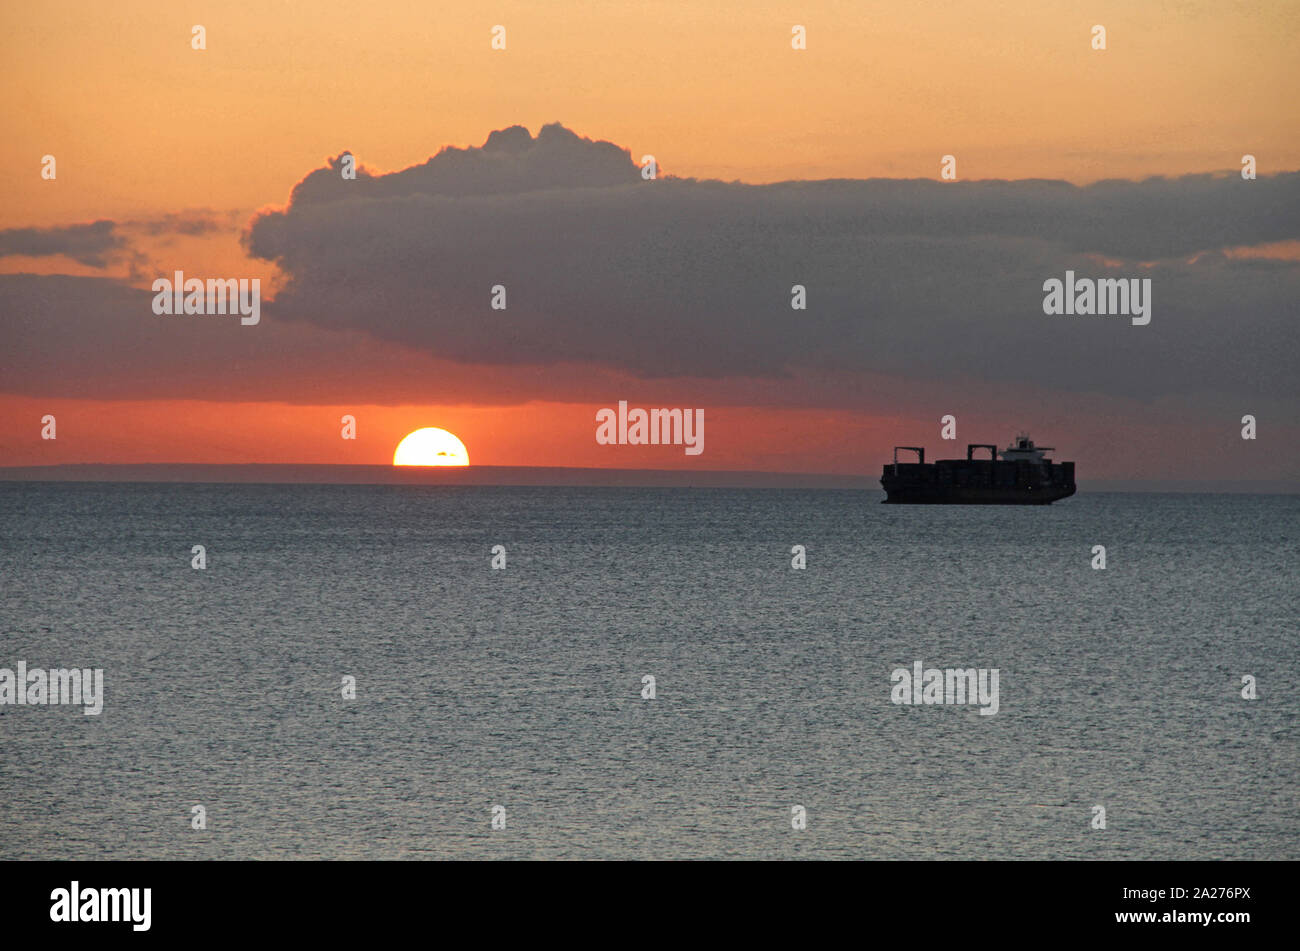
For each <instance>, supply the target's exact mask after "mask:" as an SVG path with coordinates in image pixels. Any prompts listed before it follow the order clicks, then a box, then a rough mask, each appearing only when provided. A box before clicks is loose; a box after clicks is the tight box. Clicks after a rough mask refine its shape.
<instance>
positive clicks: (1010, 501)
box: [884, 488, 1075, 505]
mask: <svg viewBox="0 0 1300 951" xmlns="http://www.w3.org/2000/svg"><path fill="white" fill-rule="evenodd" d="M885 492H886V494H885V499H884V501H885V502H886V503H888V504H891V505H1051V504H1052V503H1053V502H1057V501H1059V500H1061V499H1064V498H1069V497H1070V496H1071V495H1074V492H1075V490H1074V489H1073V488H1051V489H1046V490H1041V489H1037V490H1027V491H1019V490H1015V489H1011V490H1007V489H944V490H934V489H924V488H918V489H895V490H894V491H892V492H890V491H889V490H888V489H886V490H885Z"/></svg>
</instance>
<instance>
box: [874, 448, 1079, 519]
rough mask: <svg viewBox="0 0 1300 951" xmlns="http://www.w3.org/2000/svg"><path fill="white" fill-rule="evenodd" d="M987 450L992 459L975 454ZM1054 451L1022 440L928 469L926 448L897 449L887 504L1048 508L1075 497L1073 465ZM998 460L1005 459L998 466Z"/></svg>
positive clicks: (887, 479) (885, 482) (887, 475)
mask: <svg viewBox="0 0 1300 951" xmlns="http://www.w3.org/2000/svg"><path fill="white" fill-rule="evenodd" d="M979 449H987V450H988V451H989V457H988V458H987V459H976V458H975V452H976V450H979ZM900 450H902V451H904V452H914V453H916V462H899V461H898V453H899V451H900ZM1052 451H1053V450H1052V447H1051V446H1035V445H1034V441H1033V440H1032V439H1030V438H1029V436H1028V435H1026V434H1022V435H1020V436H1017V437H1016V438H1015V440H1014V441H1013V442H1012V443H1011V445H1009V446H1007V448H1006V449H1003V450H1002V451H1001V452H999V451H998V447H997V446H995V445H992V444H990V443H972V444H971V445H969V446H967V447H966V458H965V459H940V460H938V461H937V462H932V463H929V464H928V465H927V464H926V461H925V449H924V448H923V447H921V446H895V447H894V461H893V463H892V464H891V465H886V466H885V471H884V472H883V473H882V474H881V476H880V484H881V485H882V486H884V489H885V501H886V502H892V503H904V504H907V503H910V504H922V505H927V504H928V505H1049V504H1051V503H1052V502H1055V501H1056V500H1057V499H1064V498H1067V497H1068V496H1071V495H1074V491H1075V485H1074V463H1073V462H1052V461H1051V460H1050V459H1048V458H1047V456H1046V455H1045V453H1049V452H1052ZM998 456H1001V457H1002V458H1001V459H1000V460H999V459H998Z"/></svg>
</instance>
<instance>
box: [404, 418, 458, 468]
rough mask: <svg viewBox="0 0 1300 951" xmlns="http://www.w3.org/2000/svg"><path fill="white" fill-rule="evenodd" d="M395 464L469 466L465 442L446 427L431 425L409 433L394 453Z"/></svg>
mask: <svg viewBox="0 0 1300 951" xmlns="http://www.w3.org/2000/svg"><path fill="white" fill-rule="evenodd" d="M393 465H395V466H467V465H469V452H467V451H466V449H465V444H464V443H463V442H461V441H460V440H459V439H457V438H456V437H455V436H454V435H452V434H451V433H449V432H447V430H445V429H438V428H436V427H434V426H429V427H427V428H425V429H417V430H415V432H412V433H407V434H406V437H405V438H404V439H403V440H402V441H401V442H399V443H398V444H397V450H396V451H395V452H394V453H393Z"/></svg>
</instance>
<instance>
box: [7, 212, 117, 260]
mask: <svg viewBox="0 0 1300 951" xmlns="http://www.w3.org/2000/svg"><path fill="white" fill-rule="evenodd" d="M116 227H117V226H116V224H115V223H114V222H112V221H95V222H92V223H90V224H85V225H68V226H66V227H62V228H9V229H7V230H4V231H0V257H6V256H8V255H16V254H21V255H28V256H30V257H50V256H51V255H56V254H62V255H66V256H67V257H70V258H72V259H73V260H74V261H78V262H80V263H82V264H85V265H87V266H88V267H97V268H103V267H107V266H108V265H109V263H110V261H111V260H112V258H113V257H114V256H115V254H116V252H118V251H120V250H122V249H123V248H125V246H126V240H125V239H124V238H123V237H122V236H121V235H120V234H117V233H116Z"/></svg>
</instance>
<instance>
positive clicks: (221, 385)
mask: <svg viewBox="0 0 1300 951" xmlns="http://www.w3.org/2000/svg"><path fill="white" fill-rule="evenodd" d="M196 23H198V24H203V25H204V26H205V27H206V30H207V49H206V50H204V51H195V50H192V49H191V48H190V27H191V26H192V25H193V24H196ZM796 23H797V24H802V25H804V26H806V27H807V30H808V49H807V50H804V51H798V52H796V51H793V50H791V49H790V28H791V25H793V24H796ZM494 24H503V25H504V26H505V27H506V30H507V49H506V50H505V51H493V50H492V49H490V46H489V31H490V29H491V27H492V26H493V25H494ZM1093 24H1102V25H1104V26H1105V27H1106V29H1107V47H1108V48H1107V49H1106V50H1105V51H1095V50H1093V49H1091V47H1090V30H1091V28H1092V26H1093ZM0 27H3V28H2V29H0V52H2V53H3V56H4V60H5V62H6V80H5V82H4V84H3V86H2V87H0V116H3V119H0V122H3V132H4V134H3V135H0V160H2V161H3V162H4V164H5V167H6V168H7V169H9V171H10V174H9V175H7V176H5V178H4V180H3V183H2V184H0V199H2V200H0V465H38V464H51V463H57V462H165V461H175V462H185V461H189V462H322V463H328V462H345V463H382V462H387V461H389V460H390V459H391V454H392V449H393V447H394V446H395V445H396V442H397V441H398V440H399V439H400V438H401V436H402V435H404V434H405V433H406V432H408V431H409V430H411V429H415V428H418V427H421V426H440V427H443V428H446V429H450V430H452V431H454V432H456V433H457V434H458V435H459V436H460V437H461V439H462V440H463V441H464V442H465V443H466V445H467V446H468V448H469V452H470V455H471V459H472V460H473V461H474V462H475V463H480V464H492V465H577V466H615V467H628V468H661V467H664V468H666V467H694V468H706V469H764V470H772V471H804V472H836V473H853V472H862V473H873V472H878V471H879V470H878V467H879V464H880V463H881V462H882V461H885V459H887V458H888V453H889V447H890V446H891V445H893V444H894V443H907V444H926V445H930V446H932V447H934V449H935V450H937V449H938V445H939V444H938V430H939V423H938V420H939V416H940V415H942V414H944V413H953V414H955V415H957V416H958V420H959V432H958V438H959V442H961V443H964V442H966V441H975V442H984V441H998V442H1003V441H1004V440H1006V439H1008V438H1009V437H1010V436H1011V435H1012V434H1013V432H1014V431H1015V430H1016V429H1019V428H1022V427H1025V428H1029V429H1030V430H1031V431H1032V432H1034V433H1035V434H1036V435H1039V436H1041V438H1042V439H1043V440H1044V441H1047V442H1050V443H1052V444H1054V445H1056V446H1058V447H1060V448H1061V450H1062V452H1061V453H1059V454H1058V455H1059V456H1061V457H1063V458H1072V459H1075V460H1077V461H1078V462H1079V464H1080V478H1081V479H1085V478H1086V477H1087V476H1089V475H1091V476H1092V477H1095V478H1132V477H1139V478H1151V479H1161V478H1189V477H1200V478H1204V479H1207V480H1214V479H1224V480H1227V479H1233V480H1237V479H1242V478H1252V477H1258V478H1261V479H1271V480H1288V479H1296V478H1297V476H1300V456H1298V454H1297V453H1298V450H1297V448H1296V447H1297V445H1300V439H1298V438H1297V436H1300V431H1298V430H1297V427H1296V425H1295V423H1294V422H1293V420H1294V415H1295V414H1294V409H1295V405H1296V396H1297V393H1296V384H1295V382H1294V378H1295V377H1296V374H1295V372H1294V370H1295V359H1294V355H1295V352H1296V346H1297V342H1300V337H1298V336H1297V332H1296V330H1295V323H1294V321H1295V318H1296V316H1297V313H1296V301H1297V299H1300V294H1298V293H1297V290H1298V289H1300V282H1298V277H1297V267H1298V264H1297V262H1300V253H1297V242H1300V224H1298V222H1300V202H1298V201H1297V196H1300V176H1297V175H1296V174H1295V170H1296V169H1300V123H1297V122H1296V119H1295V110H1294V104H1293V102H1292V101H1291V100H1292V99H1293V96H1292V95H1291V93H1292V91H1293V89H1294V83H1295V61H1296V50H1297V43H1296V40H1297V37H1298V36H1300V6H1298V5H1297V4H1295V3H1293V2H1275V3H1267V2H1265V3H1252V4H1237V3H1214V4H1211V3H1200V2H1172V0H1171V2H1135V0H1128V2H1113V3H1112V2H1098V3H1091V4H1088V5H1084V7H1083V8H1081V7H1080V5H1079V4H1077V3H1066V2H1062V3H1053V2H1042V0H1038V2H1033V3H1029V2H1026V3H1006V2H989V3H985V2H976V0H954V2H950V3H949V2H929V3H924V4H893V3H801V4H795V5H793V6H792V5H790V4H786V3H780V4H776V3H767V2H753V0H750V2H744V3H727V2H713V3H709V4H701V5H687V4H681V3H674V2H665V3H654V2H647V3H638V4H599V3H567V2H558V0H557V2H555V3H550V4H545V5H538V4H524V3H509V2H507V3H501V4H498V5H495V6H493V7H492V9H491V10H490V11H487V12H485V11H484V9H483V8H482V6H481V5H479V4H470V3H462V4H455V3H452V4H439V5H437V7H436V8H434V7H430V6H429V5H428V4H423V3H415V2H413V3H393V2H390V3H380V4H375V5H369V6H359V5H357V4H355V3H320V4H312V5H310V6H304V5H291V4H285V3H268V2H259V3H223V4H220V5H210V4H203V3H184V2H182V3H161V2H155V3H148V2H130V0H127V2H118V3H114V4H110V5H92V4H83V3H57V2H55V3H46V4H42V5H28V6H26V7H24V8H21V9H15V8H9V9H6V10H5V11H4V12H3V13H0ZM548 123H562V126H550V130H551V131H549V132H547V133H545V134H543V133H542V130H543V127H544V126H546V125H547V124H548ZM515 126H523V127H524V128H526V129H527V130H528V133H527V134H524V133H521V132H519V131H515V132H511V133H505V134H499V135H497V136H495V137H494V139H493V141H492V142H489V136H490V135H492V134H493V133H494V132H499V130H507V129H510V128H511V127H515ZM570 130H571V131H570ZM485 143H488V146H489V147H488V148H486V149H481V148H479V147H482V146H484V145H485ZM598 143H611V144H607V145H599V144H598ZM448 146H452V147H455V148H456V149H459V150H467V151H455V152H448V153H445V154H444V155H442V156H439V157H438V158H437V159H434V160H433V161H432V162H430V159H431V157H434V156H438V154H439V152H440V151H441V150H443V149H444V148H445V147H448ZM344 150H350V151H351V152H353V153H354V154H355V155H356V156H357V158H358V160H359V162H360V163H361V165H362V166H363V168H364V169H365V170H366V172H365V174H364V175H363V176H362V178H361V179H359V180H358V181H357V182H356V183H344V182H342V181H341V179H340V178H339V176H338V175H337V173H336V172H333V171H330V170H329V162H330V160H331V158H332V157H335V156H338V155H339V154H340V153H341V152H343V151H344ZM47 153H49V154H53V155H54V156H55V157H56V159H57V162H58V178H57V179H56V180H55V181H44V180H42V179H41V177H40V162H41V156H43V155H45V154H47ZM647 153H650V154H653V155H655V156H656V158H657V160H658V162H659V164H660V169H661V175H662V176H663V177H662V178H661V179H660V181H658V182H654V183H643V182H641V181H640V177H639V176H638V175H637V174H636V163H639V161H640V158H641V156H642V155H645V154H647ZM1245 153H1251V154H1253V155H1255V156H1256V158H1257V161H1258V166H1259V174H1260V178H1259V179H1258V180H1257V181H1254V182H1243V181H1242V180H1241V178H1240V175H1239V174H1238V171H1239V169H1240V162H1241V156H1242V155H1243V154H1245ZM945 154H953V155H955V156H956V157H957V162H958V168H957V171H958V178H959V181H957V182H955V183H941V182H939V181H938V177H939V165H940V157H941V156H943V155H945ZM425 163H429V164H428V165H426V164H425ZM403 170H408V171H406V172H405V173H403ZM1151 176H1159V177H1160V179H1159V180H1157V181H1151V180H1150V177H1151ZM711 179H717V180H720V181H721V182H727V183H732V184H729V185H722V184H720V183H719V184H709V182H708V181H707V180H711ZM820 179H843V180H846V181H844V182H840V183H826V184H823V185H797V184H791V185H780V184H773V183H783V182H801V181H807V180H820ZM871 179H889V180H893V181H869V180H871ZM991 179H1006V180H1010V181H1008V182H1006V183H1002V184H998V183H993V182H981V181H980V180H991ZM1031 180H1039V181H1031ZM1112 180H1121V181H1112ZM740 183H745V184H740ZM348 186H355V187H353V188H352V190H351V191H342V190H341V189H345V188H347V187H348ZM763 186H766V187H763ZM295 188H297V189H298V191H297V194H296V196H295V198H294V201H293V203H292V205H291V204H290V194H291V192H293V191H294V189H295ZM650 189H657V190H656V191H650ZM1246 189H1249V191H1247V190H1246ZM96 222H101V224H98V225H96V224H95V223H96ZM1067 267H1073V268H1075V269H1076V270H1079V272H1080V273H1081V274H1082V273H1090V274H1096V275H1098V276H1110V275H1135V276H1136V275H1142V276H1148V275H1149V276H1152V278H1153V281H1154V283H1155V287H1156V293H1155V304H1154V317H1153V322H1152V324H1151V325H1150V326H1148V327H1145V328H1136V327H1130V326H1128V325H1127V323H1126V322H1125V323H1119V322H1107V321H1105V320H1102V319H1100V318H1093V319H1092V320H1091V321H1088V320H1087V319H1085V318H1080V319H1079V321H1081V323H1078V322H1076V323H1073V324H1063V323H1060V322H1059V321H1058V322H1056V323H1053V322H1052V321H1053V318H1048V317H1046V316H1044V315H1043V314H1042V312H1041V307H1040V304H1041V298H1042V292H1041V290H1040V287H1041V282H1042V281H1043V280H1044V279H1046V278H1049V277H1053V276H1058V277H1059V276H1061V275H1062V273H1063V272H1064V270H1065V269H1066V268H1067ZM177 268H180V269H183V270H184V271H185V272H186V273H187V275H188V276H199V277H259V278H261V279H262V280H263V282H264V288H263V290H264V296H266V297H267V298H272V297H274V300H273V301H271V302H269V303H268V304H267V305H265V307H264V312H263V321H262V324H261V325H259V326H258V327H255V328H253V327H248V328H243V327H240V326H239V325H238V323H237V322H233V323H222V324H220V325H201V324H200V321H201V319H200V318H158V317H155V316H154V315H153V314H152V312H151V311H150V310H149V301H150V299H151V296H152V295H151V294H149V293H148V290H147V289H148V287H149V285H150V283H151V282H152V280H153V279H154V278H155V277H158V276H161V275H170V273H171V271H172V270H174V269H177ZM497 282H501V283H504V284H506V285H507V287H508V288H510V293H511V301H510V309H509V310H507V311H506V312H493V311H490V310H488V309H486V301H487V288H488V287H489V286H490V285H491V284H493V283H497ZM792 283H804V284H806V285H808V287H809V299H810V305H809V310H808V311H806V312H799V313H792V312H791V311H790V310H789V304H788V301H789V286H790V285H791V284H792ZM619 399H627V400H629V401H630V402H631V403H632V404H633V405H641V406H700V407H703V408H704V409H705V412H706V419H707V424H706V451H705V453H704V454H703V455H702V456H698V457H686V456H685V455H684V454H682V453H681V452H680V450H672V449H667V448H663V447H626V446H624V447H604V446H598V445H596V443H595V441H594V438H593V434H594V412H595V410H596V409H597V408H599V407H602V406H612V405H615V404H616V402H617V401H618V400H619ZM46 413H55V414H56V415H57V417H58V420H59V438H58V440H56V441H53V442H50V441H43V440H41V439H40V426H39V420H40V417H41V416H42V415H44V414H46ZM343 413H352V414H354V415H356V416H357V417H358V420H359V426H358V436H359V438H358V439H357V440H356V442H347V441H344V440H341V439H339V438H338V430H339V424H338V419H339V417H340V416H341V415H342V414H343ZM1245 413H1251V414H1254V415H1256V416H1257V417H1258V418H1259V419H1260V439H1259V440H1258V441H1257V442H1256V443H1245V442H1243V441H1242V440H1241V439H1240V438H1239V435H1238V433H1239V429H1240V417H1241V416H1242V415H1243V414H1245ZM956 454H960V450H958V451H957V453H956Z"/></svg>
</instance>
